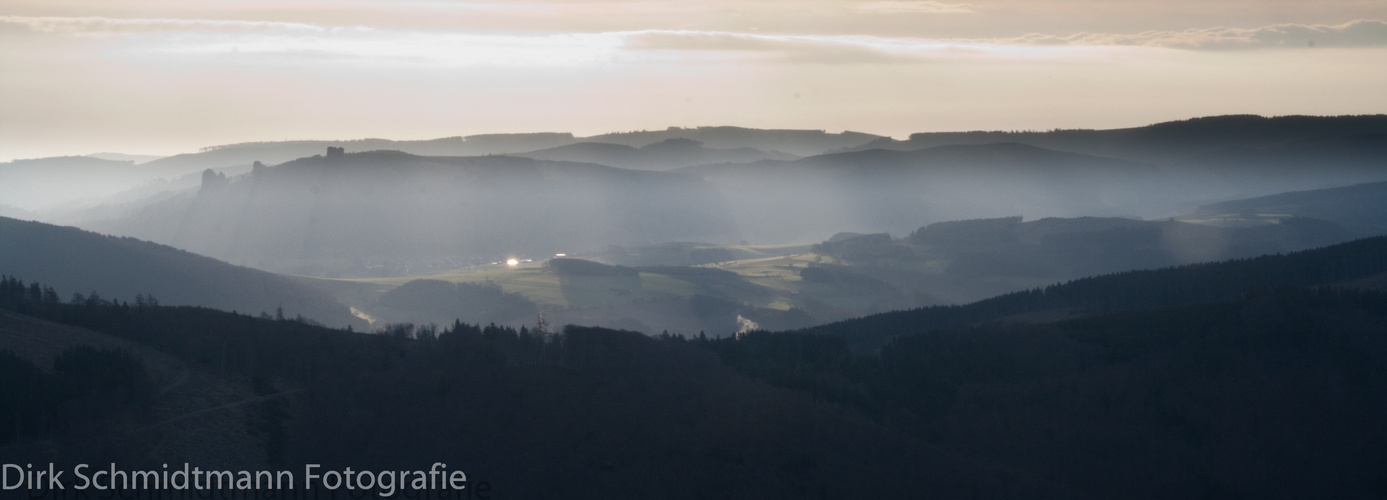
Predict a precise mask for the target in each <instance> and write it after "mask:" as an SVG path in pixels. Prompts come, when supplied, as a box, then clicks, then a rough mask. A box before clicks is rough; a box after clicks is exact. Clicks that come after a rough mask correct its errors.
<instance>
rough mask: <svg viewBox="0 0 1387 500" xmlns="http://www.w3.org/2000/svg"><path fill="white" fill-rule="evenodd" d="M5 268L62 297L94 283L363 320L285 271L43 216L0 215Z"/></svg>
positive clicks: (110, 291)
mask: <svg viewBox="0 0 1387 500" xmlns="http://www.w3.org/2000/svg"><path fill="white" fill-rule="evenodd" d="M0 274H7V275H12V276H15V277H16V278H19V279H22V280H26V281H42V282H44V283H48V284H51V286H53V287H55V288H56V289H57V291H58V292H59V293H61V294H62V295H60V296H59V297H60V298H61V299H62V300H64V301H66V300H68V298H69V297H70V296H71V295H72V294H74V293H80V294H83V295H86V294H88V293H89V292H92V291H95V292H96V293H97V294H98V295H100V297H101V298H103V299H106V300H112V299H119V300H122V301H126V302H134V301H135V296H136V295H153V296H154V297H155V298H157V299H158V300H159V301H160V303H162V304H167V305H196V306H204V307H211V308H215V309H221V310H225V311H232V310H236V311H241V312H243V313H248V314H259V313H261V312H266V313H269V314H275V313H276V309H280V308H282V309H283V312H284V314H285V315H287V316H288V317H291V318H292V317H294V316H297V315H303V316H304V317H306V318H310V319H313V320H316V321H321V322H323V323H325V324H328V325H332V326H337V327H345V326H347V325H354V326H355V327H357V328H362V327H364V326H366V324H365V323H364V322H362V321H361V320H359V319H357V318H356V317H354V316H352V315H351V313H350V311H349V310H348V309H347V307H346V306H344V305H342V304H341V303H339V302H337V301H336V300H335V299H333V298H332V297H331V296H329V295H327V294H325V293H323V292H320V291H318V290H317V289H314V288H311V287H307V286H303V285H300V284H298V283H296V282H293V281H291V280H289V279H288V278H285V277H281V276H277V275H274V274H271V273H267V272H264V271H259V270H255V269H249V268H244V267H239V266H233V265H231V264H227V263H225V262H221V261H218V260H216V259H212V258H208V257H203V256H200V255H196V254H192V253H189V252H186V251H183V250H178V249H175V248H172V247H168V246H165V245H159V244H156V243H150V242H147V241H140V240H137V239H134V238H117V237H113V236H103V235H100V234H96V233H91V232H87V231H83V230H80V229H77V228H72V227H59V226H52V225H48V224H43V223H38V222H24V221H19V220H15V219H8V218H0Z"/></svg>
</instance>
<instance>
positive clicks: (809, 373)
mask: <svg viewBox="0 0 1387 500" xmlns="http://www.w3.org/2000/svg"><path fill="white" fill-rule="evenodd" d="M1383 325H1387V295H1384V294H1382V293H1380V292H1371V293H1363V292H1353V291H1345V290H1336V289H1322V290H1319V291H1307V290H1303V289H1302V290H1294V289H1292V290H1275V291H1272V290H1268V291H1266V292H1264V293H1259V294H1252V295H1249V296H1245V297H1243V298H1239V299H1235V300H1230V301H1225V302H1216V303H1205V304H1200V305H1194V306H1183V307H1166V308H1160V309H1152V310H1146V311H1133V312H1125V313H1117V314H1111V315H1100V316H1094V317H1088V318H1082V319H1074V320H1068V321H1062V322H1058V323H1052V324H1010V325H996V324H994V325H989V326H978V327H953V328H946V329H943V330H931V329H929V328H926V327H923V325H921V326H922V328H918V329H915V330H914V331H915V332H916V333H911V334H908V335H905V336H901V337H897V338H895V339H894V340H892V341H891V342H889V343H887V344H886V346H885V347H884V348H883V349H882V350H881V351H880V352H879V353H878V354H874V355H869V356H859V355H854V354H852V353H851V351H850V350H849V348H848V346H847V343H846V342H845V341H844V340H843V339H842V338H841V337H824V336H815V335H803V334H772V333H752V334H748V335H745V336H742V338H740V339H736V340H732V339H722V340H714V341H706V342H702V344H704V345H707V346H709V347H710V348H711V349H714V350H716V351H718V352H719V353H720V355H721V357H722V359H723V361H724V362H726V363H728V364H731V365H733V366H735V367H737V368H738V369H739V371H741V372H742V373H745V374H747V375H750V376H754V377H757V378H760V379H762V380H766V381H767V382H769V383H771V384H773V385H778V386H781V387H790V388H796V389H799V390H804V391H808V392H812V393H815V394H819V395H820V397H823V398H825V399H829V400H833V401H839V402H842V403H843V404H845V405H848V406H851V407H856V408H862V409H863V410H864V411H866V412H868V413H870V414H875V415H880V419H881V420H883V421H886V422H890V425H891V426H892V427H893V428H896V429H899V430H901V431H902V432H905V433H908V434H912V435H915V436H919V437H920V438H922V439H925V440H927V441H929V442H931V443H933V444H936V445H939V446H941V447H942V448H944V449H948V450H954V451H957V452H958V453H960V454H961V455H962V456H967V457H974V458H983V457H986V459H988V460H990V461H997V462H1000V463H1003V464H1006V465H1008V466H1012V467H1016V468H1018V469H1020V470H1023V471H1027V472H1032V473H1038V474H1040V475H1041V477H1045V478H1047V479H1051V480H1054V481H1056V482H1058V483H1060V484H1063V485H1066V486H1070V487H1073V488H1074V489H1075V490H1078V491H1079V492H1081V493H1083V494H1086V495H1088V496H1091V497H1094V498H1152V499H1159V498H1288V499H1289V498H1363V499H1368V498H1381V496H1382V494H1383V492H1384V486H1387V484H1385V483H1384V482H1383V481H1382V478H1383V473H1384V472H1385V471H1384V468H1383V465H1382V464H1383V463H1384V461H1387V452H1384V450H1385V449H1387V447H1384V445H1387V432H1384V430H1383V428H1382V426H1381V425H1380V422H1381V421H1382V419H1383V418H1387V384H1384V382H1383V381H1384V380H1387V370H1385V369H1384V366H1387V365H1384V363H1383V360H1384V359H1387V329H1384V327H1383Z"/></svg>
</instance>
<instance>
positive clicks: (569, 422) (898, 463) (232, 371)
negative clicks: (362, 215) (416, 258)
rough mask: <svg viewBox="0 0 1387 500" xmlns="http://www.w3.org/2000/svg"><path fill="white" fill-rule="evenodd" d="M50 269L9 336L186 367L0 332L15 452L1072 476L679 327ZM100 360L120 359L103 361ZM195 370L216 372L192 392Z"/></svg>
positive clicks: (252, 460) (516, 482)
mask: <svg viewBox="0 0 1387 500" xmlns="http://www.w3.org/2000/svg"><path fill="white" fill-rule="evenodd" d="M46 288H48V287H47V286H45V285H43V284H40V283H22V282H19V281H17V280H13V279H0V337H4V336H6V335H27V336H29V337H43V336H44V335H43V334H44V333H55V332H41V331H40V332H34V331H32V329H35V328H38V329H42V328H44V326H43V325H49V328H50V329H56V328H58V327H65V326H66V325H75V326H78V327H83V328H89V329H91V330H94V331H95V332H100V334H105V335H110V336H113V337H117V338H120V339H123V340H124V341H130V342H136V343H139V344H143V345H144V346H147V347H149V348H151V349H149V350H151V351H152V350H154V349H157V352H158V353H159V355H160V356H168V357H172V358H174V359H175V360H176V361H177V362H178V363H179V364H181V365H182V366H183V367H184V368H183V371H184V373H187V376H186V377H182V379H183V380H186V382H174V383H173V384H172V386H166V387H154V381H151V380H150V378H151V377H150V374H149V370H148V368H149V366H148V364H149V363H148V360H144V361H142V360H141V357H140V356H138V353H136V355H135V356H132V355H131V354H129V353H127V352H126V351H124V350H106V349H103V350H95V349H90V348H88V349H82V350H69V351H65V352H64V353H63V354H62V355H61V356H60V358H61V359H62V360H69V359H76V360H78V361H80V360H82V359H86V360H90V361H92V363H88V365H89V366H88V367H87V369H81V368H82V367H81V366H78V367H73V366H70V365H72V364H73V363H69V362H65V361H64V362H60V364H59V365H58V366H56V367H55V368H54V369H53V370H47V369H46V368H47V367H41V366H36V365H35V363H34V362H33V361H31V360H30V359H24V358H20V357H18V356H15V355H14V354H12V353H9V352H6V351H5V350H3V349H0V374H4V375H6V377H0V396H3V397H0V447H2V448H0V449H3V452H4V456H5V457H6V459H7V460H14V461H16V462H17V463H26V462H32V463H48V462H54V463H57V464H58V466H59V468H64V469H71V467H72V466H73V465H74V464H76V463H93V462H98V461H108V462H114V463H118V464H119V465H120V467H122V468H130V469H134V470H141V469H158V467H159V464H161V463H181V462H189V463H192V464H196V465H198V466H204V467H206V468H208V469H209V470H211V469H213V468H221V469H230V470H238V469H240V470H254V469H261V468H267V467H268V468H270V469H272V470H274V469H277V470H291V469H293V468H295V467H300V468H301V467H302V465H301V464H304V463H321V464H323V466H324V467H325V468H336V469H342V468H344V467H352V468H355V469H357V470H374V471H380V470H396V469H398V468H400V467H411V468H427V467H428V464H430V463H433V462H442V463H446V464H448V465H449V466H450V467H452V468H454V469H461V470H465V471H466V474H467V477H468V480H469V481H471V482H470V483H468V484H469V488H468V490H467V491H485V490H490V491H489V493H490V495H493V496H491V497H492V498H688V499H695V498H735V499H743V498H744V499H780V498H783V499H801V498H805V497H806V496H810V495H813V496H822V497H824V498H857V497H867V498H906V497H915V496H917V495H924V496H929V497H934V496H945V497H952V496H958V497H965V498H981V499H1005V498H1021V497H1023V496H1025V495H1035V496H1039V497H1042V498H1076V497H1075V496H1074V493H1073V492H1072V491H1070V490H1068V489H1066V488H1059V487H1056V485H1054V484H1051V483H1049V482H1047V481H1044V480H1042V479H1040V478H1038V477H1036V476H1035V475H1033V474H1026V473H1021V472H1018V471H1015V470H1011V469H1008V468H1006V467H999V466H996V465H993V464H989V463H987V461H985V460H974V459H968V460H960V459H957V458H955V456H954V454H953V453H952V452H949V451H946V450H942V449H939V448H937V447H934V446H931V445H929V444H927V443H926V442H924V441H923V440H921V439H918V438H915V437H912V436H908V435H903V434H901V433H900V432H897V431H895V430H892V429H890V428H889V427H886V426H884V425H882V424H881V423H880V422H876V421H874V420H872V419H871V418H869V417H868V416H866V415H864V414H861V413H859V412H856V411H853V410H845V409H844V408H842V407H841V406H839V405H836V404H832V403H830V402H827V401H823V400H820V399H816V398H813V397H812V396H811V395H809V394H805V393H802V392H798V391H792V390H787V389H783V388H777V387H770V386H767V385H766V384H762V383H759V382H756V381H753V380H751V379H748V378H746V377H743V376H741V375H739V374H737V373H736V372H735V371H733V370H732V369H730V368H728V367H726V366H723V365H721V364H720V363H718V361H717V358H716V357H715V356H713V355H712V354H711V353H709V352H707V351H705V350H702V349H700V348H699V347H698V346H697V345H695V344H693V343H690V342H685V341H683V340H682V339H677V338H668V337H666V338H651V337H648V336H645V335H641V334H638V333H634V332H621V331H612V330H604V329H599V328H575V327H569V328H566V329H565V331H564V332H563V333H560V334H554V333H545V332H529V331H526V330H525V329H521V330H520V331H518V332H517V331H516V330H514V329H511V328H498V327H495V326H488V327H477V326H472V325H465V324H460V323H455V324H453V325H452V326H451V327H448V328H444V329H437V328H433V327H425V328H417V329H416V328H414V327H413V326H407V325H396V326H395V327H392V328H390V329H388V330H386V331H384V332H381V333H382V334H380V335H368V334H359V333H351V332H344V331H340V330H330V329H325V328H321V327H316V326H313V325H309V324H305V323H303V322H299V321H293V320H275V319H264V318H256V317H253V316H247V315H235V314H231V313H226V312H221V311H215V310H210V309H204V308H192V307H167V306H148V305H129V304H111V303H97V302H88V303H83V304H66V303H58V302H53V301H45V300H43V298H42V295H43V291H44V290H45V289H46ZM33 289H37V290H39V296H40V297H39V298H38V299H37V300H35V298H34V297H33V296H32V293H31V290H33ZM35 318H42V320H38V319H35ZM43 320H47V322H45V321H43ZM48 322H56V323H65V324H66V325H57V326H53V323H48ZM16 324H19V325H20V326H19V327H20V328H28V329H30V331H27V332H15V331H14V330H12V328H14V327H15V325H16ZM26 325H27V326H26ZM93 334H95V333H93ZM107 366H109V367H114V368H117V369H119V371H115V370H112V371H110V372H108V373H105V374H99V373H95V370H96V369H98V368H103V367H107ZM74 368H77V369H74ZM55 382H61V383H55ZM189 385H191V386H194V387H207V388H211V389H218V390H208V391H202V392H199V393H196V394H193V395H190V396H189V395H185V396H183V397H180V396H179V394H181V393H186V392H187V391H185V390H184V388H186V387H187V386H189ZM233 389H239V391H233ZM237 392H239V393H241V394H242V395H240V396H237V395H236V393H237ZM246 393H249V394H246ZM127 395H128V396H127ZM93 408H96V409H99V410H100V411H96V410H92V409H93ZM218 423H219V425H214V424H218ZM811 435H812V436H815V438H814V439H812V440H807V439H804V436H811ZM208 443H213V444H215V446H209V445H208ZM295 464H299V465H295ZM830 472H831V473H830ZM483 482H484V483H486V485H487V486H485V490H484V489H483V488H484V487H483V486H482V483H483ZM228 493H231V492H228ZM301 493H303V490H302V489H298V490H294V491H293V494H294V495H299V494H301ZM322 493H332V492H327V491H325V492H322ZM338 493H341V492H340V491H339V492H338ZM357 493H360V490H357ZM198 494H199V495H201V494H202V493H201V492H199V493H198ZM243 494H246V492H245V491H240V492H235V495H236V497H237V498H239V497H240V496H241V495H243ZM256 494H257V495H264V494H270V493H268V492H256ZM367 494H368V496H371V497H377V496H380V497H384V496H387V495H385V494H383V493H382V494H380V495H377V494H376V492H374V491H371V492H369V493H367ZM270 495H273V494H270ZM410 495H414V493H413V492H410V493H409V494H408V495H405V496H401V497H396V498H412V497H417V496H410ZM454 495H456V493H454ZM214 496H216V497H218V498H220V497H221V496H220V495H216V494H214ZM310 496H312V495H310ZM352 496H359V495H357V494H355V493H354V494H353V495H352ZM132 497H133V496H132ZM323 497H324V498H327V497H328V496H327V495H324V496H323ZM142 498H143V497H142ZM433 498H441V497H433ZM453 498H455V497H453Z"/></svg>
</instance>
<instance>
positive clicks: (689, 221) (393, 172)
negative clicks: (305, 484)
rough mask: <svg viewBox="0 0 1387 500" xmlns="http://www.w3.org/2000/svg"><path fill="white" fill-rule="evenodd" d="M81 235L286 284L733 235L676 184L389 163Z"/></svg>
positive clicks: (295, 180)
mask: <svg viewBox="0 0 1387 500" xmlns="http://www.w3.org/2000/svg"><path fill="white" fill-rule="evenodd" d="M93 227H97V228H100V229H101V230H103V231H108V232H111V233H116V234H124V235H135V236H139V237H142V238H148V239H150V240H154V241H159V242H163V243H167V244H170V245H174V246H177V247H180V248H187V249H190V250H194V251H197V252H199V253H205V254H207V255H211V256H214V257H219V258H225V259H227V260H230V261H233V262H241V263H248V264H253V265H256V266H266V267H275V268H276V269H287V270H293V271H294V272H296V273H299V274H316V273H319V272H320V271H317V270H314V269H313V268H299V267H294V265H295V264H294V263H295V262H304V261H314V260H320V259H339V260H344V261H345V262H349V263H350V262H353V261H358V262H359V261H360V259H406V258H434V257H450V258H457V257H467V258H477V259H487V260H495V259H497V258H503V256H506V255H522V256H523V255H530V256H536V257H542V256H546V255H552V254H554V253H565V252H570V251H573V250H574V249H589V248H602V247H604V246H606V245H608V244H649V243H657V242H662V241H670V240H681V239H705V240H726V239H728V238H730V236H729V235H730V234H731V232H732V227H731V224H730V218H729V217H728V215H727V213H726V211H725V208H724V207H723V206H722V205H721V203H720V202H719V196H718V194H717V193H716V192H713V191H712V190H711V189H709V188H708V187H707V186H706V185H705V183H703V182H702V181H701V180H699V179H698V178H695V177H692V176H688V175H680V174H673V173H663V172H642V171H631V170H622V169H617V168H612V167H606V166H602V165H595V164H584V163H558V162H545V161H537V160H532V159H528V158H516V157H507V156H477V157H423V156H415V155H411V154H407V153H402V152H392V151H377V152H369V153H347V154H343V153H340V152H338V153H333V154H329V155H328V156H314V157H310V158H302V159H299V160H295V161H291V162H288V163H284V164H282V165H279V166H277V167H264V168H260V169H257V170H255V171H254V172H252V173H251V174H250V175H249V176H245V177H237V178H233V179H230V181H229V182H228V183H227V184H226V185H225V186H222V187H221V188H220V189H216V190H210V191H209V190H203V191H201V192H200V193H198V194H196V195H193V194H188V195H184V196H181V197H179V198H175V199H171V200H167V201H165V202H161V203H157V204H153V205H150V206H148V207H146V208H145V209H143V210H142V211H140V212H138V213H135V214H133V215H131V216H128V217H124V218H121V219H117V220H112V221H105V222H100V223H94V224H93ZM691 235H692V236H693V237H692V238H691V237H690V236H691Z"/></svg>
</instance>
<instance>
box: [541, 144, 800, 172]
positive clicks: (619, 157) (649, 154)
mask: <svg viewBox="0 0 1387 500" xmlns="http://www.w3.org/2000/svg"><path fill="white" fill-rule="evenodd" d="M514 156H521V157H525V158H534V159H536V160H555V161H581V162H585V163H598V164H602V165H611V166H613V167H620V168H629V169H635V170H673V169H676V168H680V167H690V166H694V165H706V164H711V163H750V162H754V161H760V160H793V159H796V158H799V157H798V156H795V155H792V154H789V153H781V152H778V151H772V152H767V151H762V150H759V149H754V148H731V149H715V148H707V147H704V146H703V144H702V143H700V142H698V141H695V140H692V139H667V140H664V141H660V142H657V143H654V144H650V145H647V146H642V147H632V146H626V145H622V144H607V143H601V142H580V143H577V144H570V145H567V146H559V147H557V148H549V149H541V150H539V151H531V152H529V153H521V154H517V155H514Z"/></svg>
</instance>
